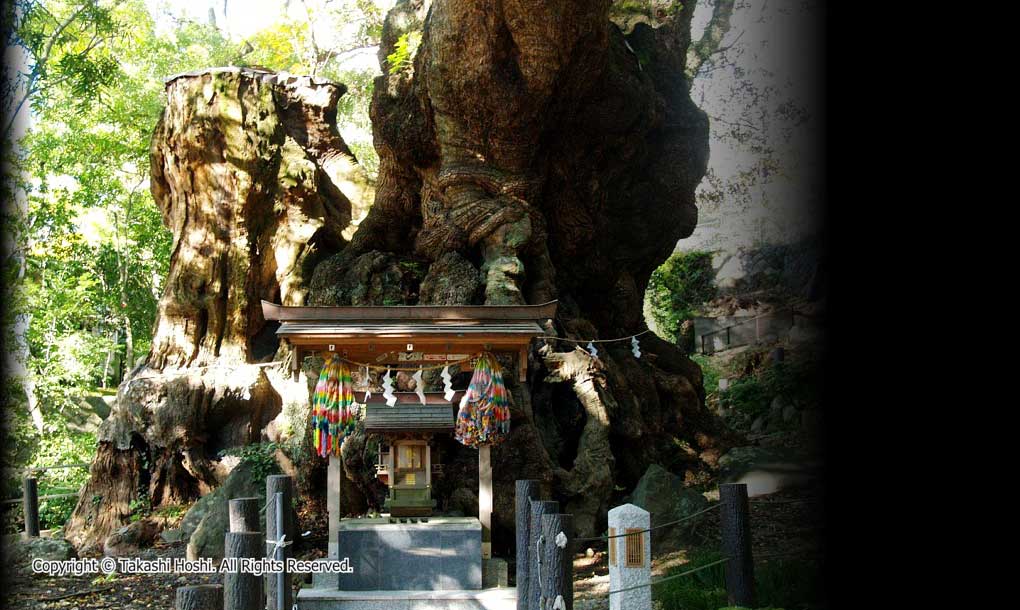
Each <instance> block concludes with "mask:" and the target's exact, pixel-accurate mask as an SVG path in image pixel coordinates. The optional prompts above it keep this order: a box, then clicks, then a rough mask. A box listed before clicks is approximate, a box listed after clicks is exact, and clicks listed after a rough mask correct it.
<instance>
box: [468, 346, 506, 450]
mask: <svg viewBox="0 0 1020 610" xmlns="http://www.w3.org/2000/svg"><path fill="white" fill-rule="evenodd" d="M510 403H511V398H510V392H508V391H507V389H506V384H504V383H503V371H502V369H501V368H500V366H499V362H497V361H496V358H495V357H494V356H493V355H492V354H489V353H483V354H482V355H481V356H479V357H478V362H477V363H476V364H475V372H474V375H472V376H471V384H470V385H469V386H468V389H467V392H465V393H464V398H463V399H461V401H460V410H459V411H458V412H457V423H456V427H455V429H454V436H455V437H456V439H457V440H458V441H460V442H461V444H464V445H467V446H468V447H478V446H481V445H496V444H499V443H501V442H503V441H504V440H505V439H506V436H507V434H509V433H510Z"/></svg>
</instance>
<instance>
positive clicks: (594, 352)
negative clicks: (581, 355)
mask: <svg viewBox="0 0 1020 610" xmlns="http://www.w3.org/2000/svg"><path fill="white" fill-rule="evenodd" d="M586 349H587V350H588V353H589V354H591V357H592V358H598V357H599V350H598V349H596V348H595V344H594V343H592V342H591V341H589V342H588V347H587V348H586Z"/></svg>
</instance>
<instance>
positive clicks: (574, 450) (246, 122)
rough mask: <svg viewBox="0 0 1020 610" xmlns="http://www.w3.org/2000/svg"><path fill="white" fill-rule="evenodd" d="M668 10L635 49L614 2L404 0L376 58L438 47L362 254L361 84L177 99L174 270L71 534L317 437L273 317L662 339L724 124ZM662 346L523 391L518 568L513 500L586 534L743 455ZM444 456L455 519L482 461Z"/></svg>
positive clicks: (506, 499) (367, 486)
mask: <svg viewBox="0 0 1020 610" xmlns="http://www.w3.org/2000/svg"><path fill="white" fill-rule="evenodd" d="M653 4H657V5H658V4H663V3H662V2H656V3H653ZM666 4H669V5H670V6H671V7H672V9H671V10H670V11H665V12H664V13H663V14H662V15H660V16H659V17H660V18H657V19H655V20H653V21H654V22H655V27H653V26H652V25H649V24H648V23H646V22H644V21H642V22H640V23H638V24H637V25H636V26H634V27H633V30H632V31H631V32H630V33H629V34H626V35H624V33H623V32H622V31H621V30H620V29H619V28H618V27H617V26H616V25H614V24H613V23H612V22H611V21H610V13H609V8H610V6H609V5H610V3H609V1H608V0H592V1H582V0H435V1H434V2H431V3H430V2H429V1H428V0H399V1H398V2H397V5H396V6H395V7H394V8H393V10H392V11H391V12H390V14H389V15H388V17H387V19H386V23H385V26H384V29H383V42H382V48H381V49H380V58H381V59H384V58H386V57H387V56H388V55H390V54H391V53H393V51H394V49H395V47H396V44H397V42H398V40H400V39H401V38H402V37H403V38H404V40H405V41H412V42H413V41H416V40H420V45H418V46H417V51H416V53H414V56H413V60H412V61H409V62H407V63H400V64H399V65H395V66H389V67H385V72H386V74H385V75H384V76H382V77H380V78H378V79H377V81H376V83H375V93H374V98H373V102H372V122H373V128H374V137H375V146H376V149H377V151H378V153H379V157H380V173H379V177H378V180H377V184H376V189H377V190H376V191H375V193H374V205H373V206H372V208H371V210H370V212H369V214H368V216H367V218H366V219H365V220H364V221H363V222H362V223H361V224H360V226H359V227H358V229H357V231H356V232H355V233H354V235H353V238H352V239H351V241H350V243H349V244H348V243H347V242H345V241H344V240H343V238H342V236H341V232H342V231H343V230H344V229H345V227H347V230H348V232H349V231H350V228H349V227H348V221H349V220H350V216H351V202H350V199H355V198H356V197H354V195H353V194H352V193H349V192H347V191H344V193H341V192H340V190H338V188H337V185H341V188H342V185H345V184H349V183H351V181H352V180H353V178H352V176H354V177H356V175H357V171H351V164H350V163H347V162H346V160H349V158H350V155H349V154H348V152H349V151H347V149H346V146H345V145H344V144H343V141H342V140H340V138H339V135H337V134H336V130H335V125H333V122H334V121H335V118H336V115H335V112H336V110H335V104H336V99H337V97H339V95H340V93H341V91H342V89H341V88H339V87H336V86H333V85H329V84H325V83H321V82H317V81H314V80H310V79H307V78H305V79H297V78H294V77H291V78H290V80H288V81H287V82H281V80H280V79H279V78H278V77H276V76H275V75H272V74H269V73H264V72H261V71H252V70H236V69H234V70H217V71H205V72H200V73H195V74H191V75H184V76H182V77H179V78H177V79H175V80H173V81H171V82H170V83H169V84H168V105H167V109H166V111H165V112H164V116H163V118H162V120H161V121H160V124H159V125H158V126H157V129H156V132H155V134H154V136H153V145H152V161H153V164H152V192H153V196H154V197H155V198H156V200H157V202H158V204H159V205H160V207H161V209H162V210H163V212H164V218H165V221H166V224H167V226H168V227H170V228H171V229H172V230H173V231H174V238H175V241H174V250H173V258H172V262H171V269H170V274H169V277H168V278H167V282H166V291H165V294H164V297H163V299H162V301H161V303H160V315H159V318H158V320H157V323H156V327H155V336H154V339H153V348H152V351H151V352H150V354H149V358H148V361H147V363H146V364H145V365H144V366H142V367H140V368H139V369H138V370H135V371H132V373H131V375H129V377H128V379H126V380H125V382H124V383H123V384H122V385H121V388H120V391H119V394H118V401H117V408H116V409H115V411H114V413H113V414H112V415H111V417H110V419H109V420H108V422H107V423H106V424H105V425H104V428H103V430H102V433H101V435H100V447H99V456H98V457H97V459H96V462H95V463H94V464H93V468H92V478H91V481H90V483H89V487H88V489H87V490H86V493H85V494H84V495H83V497H82V500H81V501H80V502H79V504H78V506H77V508H76V510H75V515H74V517H73V519H72V522H71V523H70V524H69V526H68V537H69V538H70V539H71V540H72V541H74V542H76V543H79V544H80V543H82V542H94V541H96V540H99V539H101V538H100V536H102V535H105V534H104V533H103V532H102V529H103V528H108V527H110V526H111V524H115V523H119V522H120V521H122V520H123V519H125V518H126V515H127V512H126V511H127V506H128V503H129V502H130V501H131V500H132V499H135V498H137V497H138V495H139V493H140V492H145V493H146V494H147V496H148V498H149V500H150V501H151V502H152V503H154V504H159V503H168V502H176V501H181V500H187V499H190V498H193V497H195V496H196V495H198V494H200V493H203V492H204V491H205V490H206V489H208V488H209V487H210V486H212V485H215V484H216V483H217V482H218V481H219V480H220V479H221V478H222V476H223V471H224V469H225V464H224V462H221V461H217V460H216V459H215V458H214V456H215V454H216V452H217V450H219V449H221V448H225V447H229V446H232V445H237V444H242V443H245V442H251V441H257V440H261V439H263V438H268V439H273V440H276V439H279V438H281V435H283V434H285V432H283V431H284V430H296V431H297V434H298V436H299V437H300V436H302V435H304V436H305V437H307V426H306V425H305V424H306V422H305V421H302V417H307V413H308V407H309V392H308V387H307V386H305V387H299V386H300V384H293V383H290V382H288V381H285V380H284V377H285V376H284V375H282V374H281V371H279V370H278V369H276V368H274V367H265V368H261V367H258V366H257V363H259V362H261V361H268V360H277V361H279V360H286V359H288V358H289V357H290V354H289V352H288V351H287V350H286V349H285V348H284V347H282V346H278V345H277V343H276V341H275V340H274V335H273V330H274V329H273V328H272V327H270V326H269V325H267V324H266V322H265V321H264V320H263V319H262V318H261V312H260V310H259V307H258V302H259V299H260V298H265V299H269V300H273V301H276V302H282V303H284V304H301V303H304V302H306V303H308V304H355V305H365V304H417V303H438V304H456V303H488V304H505V303H541V302H545V301H548V300H551V299H559V301H560V307H559V311H558V315H557V319H556V320H555V321H554V323H553V324H552V325H551V326H550V327H549V329H548V330H549V332H550V333H555V334H558V335H560V336H562V337H573V338H585V339H588V338H594V337H601V338H610V337H619V336H626V335H631V334H635V333H638V332H640V331H642V330H644V329H645V324H644V321H643V319H642V303H643V296H644V291H645V287H646V285H647V283H648V278H649V276H650V274H651V272H652V271H653V270H654V269H655V268H656V266H658V265H659V264H660V263H661V262H662V261H663V260H665V258H666V257H667V256H668V255H669V254H670V253H671V252H672V250H673V248H674V247H675V245H676V242H677V240H678V239H680V238H682V237H685V236H687V235H689V234H690V233H691V232H692V231H693V229H694V226H695V223H696V219H697V210H696V209H695V206H694V189H695V187H696V186H697V184H698V182H699V181H700V180H701V178H702V176H703V174H704V172H705V169H706V163H707V159H708V122H707V119H706V117H705V114H704V113H703V112H701V111H700V110H699V109H698V108H697V107H696V106H695V105H694V104H693V103H692V101H691V99H690V96H689V94H688V89H689V88H688V83H687V81H686V79H685V75H684V74H685V61H686V55H687V51H688V48H689V47H690V22H691V16H692V15H691V13H692V10H693V5H694V3H685V4H684V7H683V8H681V9H679V10H676V7H677V6H678V5H676V4H675V3H666ZM688 5H689V6H688ZM410 46H411V47H414V46H415V45H414V44H411V45H410ZM384 65H385V64H384ZM356 190H358V192H359V193H360V194H365V193H369V194H371V189H364V188H359V189H356ZM344 194H347V195H348V196H347V197H344ZM327 255H328V257H327ZM320 259H321V261H320ZM313 268H314V272H313V273H311V276H310V279H309V281H308V282H307V283H306V282H305V280H306V277H307V275H306V274H305V270H311V269H313ZM641 350H642V352H643V356H642V357H641V358H640V359H637V358H635V357H634V356H633V355H632V354H631V352H630V346H629V344H626V343H623V344H606V345H603V346H601V347H600V356H599V358H598V359H593V358H591V357H590V356H589V355H588V354H587V352H585V351H584V350H582V349H580V348H579V347H575V346H574V345H572V344H569V343H565V342H559V341H543V342H541V344H538V345H535V346H534V349H533V350H532V353H531V355H530V357H529V382H528V383H527V384H524V385H515V386H514V387H513V388H512V390H513V393H514V397H515V407H514V410H513V422H512V432H511V436H510V438H509V440H508V441H507V442H506V443H505V444H503V445H501V446H498V447H497V448H496V449H495V450H494V455H493V461H494V463H495V464H497V466H496V469H495V473H494V475H495V485H496V488H495V512H494V517H495V522H494V549H495V550H496V552H497V553H500V552H505V547H506V546H508V545H509V544H510V542H509V540H510V539H511V537H510V536H508V535H507V534H508V529H509V528H511V527H512V516H513V498H514V485H513V481H514V480H515V479H521V478H530V479H542V480H544V481H546V482H547V483H549V484H551V486H552V489H553V490H554V493H555V495H556V499H558V500H560V501H561V503H562V505H563V507H564V509H565V511H566V512H570V513H573V514H574V523H575V526H576V528H577V530H578V532H579V534H580V535H590V534H593V533H595V532H597V531H600V530H601V528H602V526H603V525H604V519H605V514H606V511H607V509H608V508H609V507H610V505H611V503H612V502H615V501H617V500H618V499H619V495H620V493H619V490H621V489H622V490H625V491H629V490H630V489H632V488H633V486H634V484H635V483H636V481H637V479H638V478H639V477H640V476H641V474H642V473H643V472H644V470H645V469H646V468H647V466H648V465H649V464H651V463H655V462H659V463H664V464H667V465H668V466H670V467H671V468H672V469H674V470H678V469H679V470H683V471H686V474H688V475H690V476H692V477H696V476H697V475H698V473H700V472H703V471H704V470H706V469H710V468H711V467H713V466H714V465H715V460H716V459H717V458H718V456H719V454H720V453H721V451H722V450H723V449H724V448H725V444H726V439H725V438H724V433H723V431H722V427H721V426H720V423H719V422H718V420H717V419H716V418H714V417H713V416H712V415H711V414H710V413H709V412H708V411H707V410H706V408H705V406H704V390H703V387H702V381H701V371H700V369H699V368H698V366H697V365H696V364H694V363H693V362H692V361H691V360H689V359H688V358H686V357H685V356H684V355H683V354H682V353H681V352H680V351H679V350H677V349H676V347H675V346H672V345H670V344H668V343H666V342H664V341H661V340H659V339H657V338H656V337H655V336H654V335H651V334H645V335H643V336H642V338H641ZM507 364H510V363H509V362H507ZM306 368H308V367H306ZM307 372H309V373H313V374H314V371H312V370H311V369H308V371H307ZM281 412H282V414H281ZM286 413H291V415H292V416H293V417H292V418H291V419H290V420H288V421H286V422H285V421H282V420H281V418H282V417H284V414H286ZM278 414H280V415H278ZM302 414H303V415H302ZM274 418H275V419H274ZM355 438H356V439H357V440H355V442H349V443H347V445H345V449H344V463H345V468H346V471H347V474H348V476H349V477H350V478H351V479H352V480H353V482H354V485H347V486H345V487H344V489H345V490H347V491H349V492H350V493H356V492H355V491H353V490H360V492H357V493H365V494H366V495H367V496H371V489H372V484H373V479H374V469H373V468H371V458H372V456H369V455H367V454H368V452H369V449H368V447H370V445H369V444H368V443H365V442H364V440H365V439H364V438H363V437H361V436H360V435H356V437H355ZM132 442H134V443H135V445H132ZM444 450H446V451H444V462H445V463H446V465H447V468H446V474H445V476H444V477H443V478H444V479H445V481H439V482H438V484H437V487H436V490H435V491H436V494H437V496H438V497H439V501H440V503H441V505H445V504H446V502H447V500H448V499H449V498H450V497H451V496H452V495H453V492H454V491H456V489H455V487H456V485H457V484H458V483H459V484H460V485H463V486H465V487H468V488H471V487H473V484H472V483H471V481H472V480H477V479H476V478H475V477H477V455H476V454H475V452H474V450H470V449H466V448H463V447H460V446H459V445H456V444H455V443H454V442H453V441H452V440H451V441H450V442H449V444H448V446H447V447H444ZM146 463H148V464H149V467H148V468H146V467H145V464H146ZM125 469H126V471H127V472H128V473H129V475H130V476H127V477H120V476H119V474H118V473H120V472H124V471H125ZM135 473H137V474H135ZM462 497H463V494H462ZM468 497H470V495H468ZM371 501H372V499H371V497H369V502H371ZM350 504H351V505H358V504H359V503H358V502H351V503H350Z"/></svg>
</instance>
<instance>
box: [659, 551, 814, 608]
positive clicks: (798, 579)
mask: <svg viewBox="0 0 1020 610" xmlns="http://www.w3.org/2000/svg"><path fill="white" fill-rule="evenodd" d="M720 559H722V555H721V554H720V553H718V552H714V551H712V552H696V553H692V554H691V561H690V562H689V563H687V564H684V565H682V566H678V567H676V568H673V569H672V570H671V571H670V572H669V574H667V576H668V575H671V574H678V573H680V572H686V571H688V570H692V569H695V568H697V567H699V566H703V565H705V564H709V563H712V562H713V561H718V560H720ZM754 577H755V592H756V595H757V597H758V609H759V610H782V609H786V610H814V609H816V608H821V607H822V603H823V601H824V592H823V590H822V573H821V568H820V566H819V565H818V563H816V562H813V561H806V560H802V559H787V560H781V561H766V562H758V563H757V564H756V565H755V572H754ZM652 595H653V599H654V600H656V601H657V603H659V604H661V608H662V609H663V610H732V609H734V608H738V606H727V604H726V578H725V570H724V564H719V565H716V566H712V567H710V568H706V569H704V570H702V571H700V572H696V573H694V574H690V575H688V576H684V577H681V578H677V579H674V580H671V581H667V582H664V583H662V584H660V585H655V586H654V587H653V588H652Z"/></svg>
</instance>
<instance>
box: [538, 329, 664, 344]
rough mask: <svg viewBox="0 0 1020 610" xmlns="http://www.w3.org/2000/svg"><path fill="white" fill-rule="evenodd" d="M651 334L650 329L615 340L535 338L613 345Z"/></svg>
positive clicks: (547, 336)
mask: <svg viewBox="0 0 1020 610" xmlns="http://www.w3.org/2000/svg"><path fill="white" fill-rule="evenodd" d="M650 332H652V329H650V328H649V329H645V330H643V331H641V332H639V333H636V334H633V335H627V336H626V337H617V338H615V339H568V338H566V337H554V336H552V335H540V336H538V337H535V338H536V339H550V340H556V341H566V342H567V343H581V344H584V345H587V344H589V343H613V342H614V341H630V340H631V339H633V338H634V337H640V336H641V335H643V334H645V333H650Z"/></svg>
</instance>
